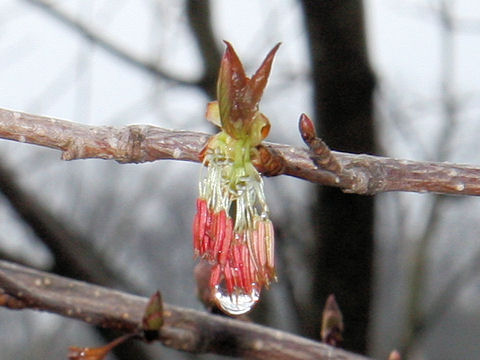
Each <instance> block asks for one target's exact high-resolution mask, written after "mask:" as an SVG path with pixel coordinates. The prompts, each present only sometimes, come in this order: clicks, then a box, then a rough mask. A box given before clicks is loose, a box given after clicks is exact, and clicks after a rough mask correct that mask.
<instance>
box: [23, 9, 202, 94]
mask: <svg viewBox="0 0 480 360" xmlns="http://www.w3.org/2000/svg"><path fill="white" fill-rule="evenodd" d="M24 1H26V2H28V3H30V4H32V5H35V6H37V7H39V8H40V9H42V10H44V11H45V12H46V13H47V14H48V15H50V16H52V17H53V18H55V19H57V20H58V21H60V22H61V23H63V24H64V25H66V26H67V27H69V28H71V29H73V30H75V31H77V32H78V33H79V34H80V35H81V36H83V37H85V38H86V39H87V40H89V41H91V42H92V43H94V44H96V45H98V46H99V47H100V48H102V49H103V50H105V51H106V52H107V53H110V54H112V55H114V56H116V57H117V58H119V59H121V60H123V61H125V62H126V63H128V64H130V65H132V66H134V67H135V68H137V69H140V70H142V71H145V72H147V73H149V74H151V75H153V76H155V77H157V78H161V79H164V80H167V81H171V82H174V83H176V84H179V85H185V86H197V85H199V83H201V81H202V79H201V80H199V81H189V80H187V79H180V78H177V77H174V76H172V75H170V74H168V73H167V72H166V71H164V70H163V69H161V68H160V67H159V66H158V65H157V64H155V63H154V62H151V61H148V60H146V59H143V58H141V57H139V56H136V55H134V54H132V53H130V52H129V51H128V50H127V49H125V48H122V47H121V46H120V45H118V44H115V43H113V42H112V41H111V40H109V39H107V38H106V37H105V36H103V35H102V34H100V33H99V32H97V31H95V30H94V29H91V28H90V27H88V26H87V25H86V24H84V23H82V22H81V21H78V20H77V19H75V18H74V17H73V16H71V15H69V14H68V13H66V12H65V11H62V10H60V9H58V8H56V7H55V6H53V5H52V4H51V3H50V2H49V1H45V0H24Z"/></svg>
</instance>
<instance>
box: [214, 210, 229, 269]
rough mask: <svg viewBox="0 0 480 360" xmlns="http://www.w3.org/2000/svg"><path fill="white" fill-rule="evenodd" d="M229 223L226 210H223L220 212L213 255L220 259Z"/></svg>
mask: <svg viewBox="0 0 480 360" xmlns="http://www.w3.org/2000/svg"><path fill="white" fill-rule="evenodd" d="M226 223H227V215H226V212H225V210H221V211H220V213H219V214H218V221H217V231H216V232H215V246H214V248H213V256H214V258H215V260H218V256H219V251H220V249H221V248H222V245H223V242H224V240H225V230H226V225H227V224H226Z"/></svg>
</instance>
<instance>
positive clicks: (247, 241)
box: [193, 42, 280, 315]
mask: <svg viewBox="0 0 480 360" xmlns="http://www.w3.org/2000/svg"><path fill="white" fill-rule="evenodd" d="M226 45H227V49H226V51H225V54H224V56H223V59H222V62H221V65H220V74H219V77H218V83H217V97H218V101H214V102H211V103H209V104H208V107H207V119H208V120H209V121H211V122H212V123H214V124H215V125H217V126H219V127H221V129H222V130H221V131H220V132H219V133H218V134H216V135H214V136H212V137H211V138H210V140H209V142H208V143H207V145H206V146H205V148H204V149H203V150H202V152H201V154H200V156H201V157H202V158H203V163H204V165H205V166H206V169H204V170H203V174H202V177H201V180H200V185H199V197H198V199H197V213H196V215H195V218H194V225H193V245H194V252H195V255H196V256H198V257H201V258H202V259H205V260H207V261H208V262H210V263H211V264H212V270H211V276H210V281H209V286H210V288H211V289H212V292H213V298H214V300H215V301H216V303H217V305H218V306H219V307H220V308H221V309H222V310H223V311H225V312H226V313H228V314H231V315H240V314H243V313H245V312H247V311H249V310H250V309H251V308H252V307H253V305H254V304H255V303H256V302H257V301H258V299H259V296H260V291H261V288H262V287H263V286H268V285H269V284H270V282H271V281H272V280H274V279H275V270H274V233H273V225H272V222H271V221H270V219H269V210H268V206H267V203H266V201H265V194H264V191H263V181H262V178H261V176H260V174H259V173H258V171H257V170H256V168H255V167H254V165H253V164H252V160H255V159H256V158H258V156H259V150H258V149H257V147H258V146H259V145H260V143H261V141H262V140H263V139H265V138H266V136H267V135H268V132H269V130H270V122H269V120H268V119H267V117H266V116H265V115H263V114H262V113H260V112H259V110H258V104H259V102H260V99H261V97H262V94H263V90H264V89H265V86H266V84H267V80H268V76H269V74H270V69H271V66H272V62H273V58H274V56H275V53H276V51H277V49H278V47H279V45H280V44H278V45H277V46H275V47H274V48H273V49H272V50H271V51H270V53H269V54H268V55H267V57H266V58H265V60H264V61H263V63H262V65H261V66H260V67H259V69H258V70H257V72H256V73H255V74H254V75H253V76H252V78H248V77H247V76H246V75H245V71H244V69H243V66H242V63H241V62H240V60H239V58H238V56H237V54H236V53H235V51H234V50H233V47H232V46H231V44H230V43H228V42H226Z"/></svg>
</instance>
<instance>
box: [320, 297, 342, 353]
mask: <svg viewBox="0 0 480 360" xmlns="http://www.w3.org/2000/svg"><path fill="white" fill-rule="evenodd" d="M342 332H343V316H342V313H341V311H340V308H339V307H338V304H337V301H336V300H335V296H334V295H333V294H331V295H330V296H329V297H328V299H327V301H326V303H325V307H324V309H323V315H322V332H321V337H322V341H323V342H324V343H326V344H329V345H331V346H337V345H338V344H339V343H340V342H342V340H343V338H342Z"/></svg>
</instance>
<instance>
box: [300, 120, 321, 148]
mask: <svg viewBox="0 0 480 360" xmlns="http://www.w3.org/2000/svg"><path fill="white" fill-rule="evenodd" d="M298 128H299V130H300V135H301V136H302V139H303V141H304V142H305V143H306V144H307V145H308V144H310V143H311V141H312V140H313V139H314V138H316V137H317V132H316V130H315V125H313V121H312V120H311V119H310V118H309V117H308V116H307V115H306V114H302V115H300V120H299V121H298Z"/></svg>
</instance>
